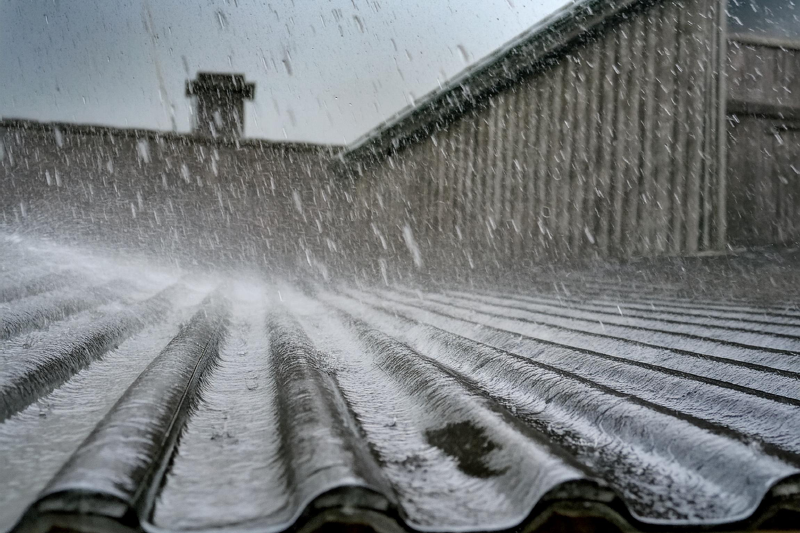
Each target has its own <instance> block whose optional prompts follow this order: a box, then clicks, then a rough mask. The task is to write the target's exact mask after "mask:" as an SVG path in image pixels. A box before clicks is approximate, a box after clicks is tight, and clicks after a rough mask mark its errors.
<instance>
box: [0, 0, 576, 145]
mask: <svg viewBox="0 0 800 533" xmlns="http://www.w3.org/2000/svg"><path fill="white" fill-rule="evenodd" d="M567 1H568V0H0V51H2V53H0V73H1V74H0V116H2V117H6V118H8V117H20V118H31V119H37V120H54V121H66V122H79V123H95V124H109V125H114V126H127V127H143V128H155V129H162V130H171V129H173V128H175V129H177V130H178V131H188V129H189V124H190V119H189V104H190V101H189V99H187V98H186V96H185V92H184V84H185V81H186V79H187V78H193V77H194V76H195V74H196V73H197V71H198V70H205V71H219V72H243V73H245V74H246V76H247V78H248V80H250V81H254V82H255V83H256V97H255V101H254V102H253V103H251V104H248V107H247V110H246V125H245V132H246V135H247V136H249V137H261V138H268V139H279V140H282V139H290V140H302V141H314V142H332V143H347V142H351V141H353V140H354V139H355V138H357V137H358V136H359V135H361V134H363V133H365V132H366V131H367V130H369V129H371V128H373V127H374V126H375V125H377V124H378V123H379V122H380V121H381V120H383V119H385V118H386V117H388V116H390V115H391V114H393V113H395V112H396V111H398V110H399V109H401V108H403V107H405V106H407V105H408V104H409V102H410V101H411V99H413V98H419V97H420V96H422V95H423V94H425V93H427V92H429V91H431V90H434V89H436V88H437V87H438V84H439V83H440V82H443V81H444V80H446V79H447V78H450V77H452V76H453V75H454V74H457V73H458V72H459V71H461V70H462V69H464V68H465V67H466V66H468V64H470V63H472V62H474V61H476V60H478V59H480V58H481V57H483V56H485V55H486V54H488V53H489V52H491V51H492V50H494V49H495V48H497V47H498V46H501V45H502V44H503V43H505V42H507V41H509V40H510V39H512V38H513V37H515V36H516V35H518V34H519V33H521V32H522V31H524V30H526V29H527V28H529V27H530V26H532V25H533V24H535V23H536V22H537V21H539V20H540V19H542V18H543V17H544V16H546V15H548V14H550V13H552V12H553V11H555V10H556V9H557V8H558V7H560V6H562V5H564V4H566V3H567Z"/></svg>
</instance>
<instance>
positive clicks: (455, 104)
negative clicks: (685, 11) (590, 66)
mask: <svg viewBox="0 0 800 533" xmlns="http://www.w3.org/2000/svg"><path fill="white" fill-rule="evenodd" d="M659 1H660V0H577V1H575V2H573V3H570V4H568V5H566V6H564V7H562V8H561V9H559V10H557V11H556V12H554V13H552V14H551V15H549V16H547V17H546V18H544V19H542V20H541V21H539V22H538V23H536V24H535V25H534V26H532V27H531V28H529V29H528V30H526V31H524V32H523V33H521V34H520V35H518V36H517V37H515V38H514V39H512V40H511V41H509V42H508V43H506V44H505V45H503V46H502V47H500V48H498V49H497V50H496V51H494V52H492V53H491V54H489V55H487V56H485V57H484V58H483V59H481V60H479V61H478V62H476V63H475V64H473V65H472V66H470V67H468V68H466V69H464V70H463V71H461V72H460V73H459V74H458V75H456V76H455V77H453V78H451V79H450V81H448V83H446V84H445V85H444V86H443V87H442V88H441V89H439V90H435V91H432V92H430V93H428V94H427V95H425V96H424V97H423V98H421V99H420V100H419V101H418V103H416V104H415V105H413V106H407V107H405V108H403V109H402V110H400V111H399V112H397V113H396V114H395V115H393V116H392V117H390V118H389V119H388V120H386V121H384V122H383V123H382V124H381V125H379V126H378V127H376V128H374V129H372V130H371V131H369V132H367V133H366V134H365V135H363V136H362V137H360V138H358V139H356V140H355V141H354V142H353V143H351V144H350V145H348V146H347V147H346V148H345V149H344V150H342V151H341V152H340V153H339V160H340V162H341V163H343V164H344V165H345V166H347V165H348V164H355V163H360V162H371V161H375V160H378V159H380V158H382V157H385V156H387V155H389V154H390V153H392V152H394V151H396V150H397V149H399V148H400V147H401V146H404V145H406V144H408V143H409V142H413V140H414V138H415V137H419V136H420V135H423V134H425V133H427V132H429V131H430V129H431V128H432V127H434V126H436V125H437V124H441V123H443V122H446V121H449V120H452V119H454V118H456V117H458V116H461V115H463V114H464V113H466V112H467V111H469V110H470V109H472V108H473V107H474V106H475V104H476V103H477V102H479V101H480V100H482V99H483V98H485V97H487V96H489V95H491V94H493V93H495V92H497V91H498V90H500V89H502V88H503V87H505V86H507V85H508V84H510V83H512V82H514V81H516V80H518V79H520V78H521V77H523V76H525V75H526V74H529V73H530V72H531V71H532V70H534V68H535V66H536V64H537V63H539V62H540V61H542V60H543V59H546V58H547V57H548V56H550V55H551V54H554V53H557V52H558V51H559V50H561V49H563V48H564V47H566V46H567V45H569V44H570V43H571V42H573V41H574V40H576V39H578V38H580V37H582V36H585V35H587V34H588V33H590V32H591V31H592V30H594V29H595V28H597V27H598V26H599V25H601V24H602V23H604V22H605V21H606V20H607V19H608V18H610V17H612V16H614V15H616V14H618V13H619V12H621V11H622V10H624V9H627V8H630V7H632V6H634V5H636V4H643V3H646V2H647V3H655V2H659Z"/></svg>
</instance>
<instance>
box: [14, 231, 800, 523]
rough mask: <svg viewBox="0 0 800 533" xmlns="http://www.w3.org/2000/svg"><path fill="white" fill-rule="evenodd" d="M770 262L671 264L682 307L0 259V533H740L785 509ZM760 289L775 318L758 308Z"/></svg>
mask: <svg viewBox="0 0 800 533" xmlns="http://www.w3.org/2000/svg"><path fill="white" fill-rule="evenodd" d="M754 257H755V259H754ZM776 257H778V259H779V260H778V259H775V258H772V259H763V258H761V259H759V258H758V257H757V256H753V255H752V254H751V255H750V256H747V257H745V256H743V257H741V258H735V257H734V258H728V259H726V260H725V263H724V268H723V267H722V266H719V265H718V267H719V268H717V267H715V266H714V265H715V264H716V263H714V262H713V261H714V260H708V261H709V262H707V263H703V261H704V260H697V264H698V265H706V268H705V269H704V270H703V269H699V270H698V271H705V272H707V274H706V275H705V278H703V279H705V282H702V279H701V281H697V279H695V278H693V280H694V281H693V283H695V284H696V285H698V286H700V285H702V286H703V287H705V289H704V290H700V289H697V288H696V287H690V285H691V284H690V285H687V283H686V282H681V281H680V276H678V277H673V278H670V276H669V275H664V276H662V278H663V281H662V282H660V283H658V282H655V281H653V279H651V278H650V279H649V281H648V282H647V283H645V284H642V283H641V280H642V279H648V278H646V277H645V278H642V277H641V276H638V277H637V275H636V274H635V272H639V270H637V269H638V267H635V268H632V269H631V270H629V271H623V274H624V273H625V272H629V274H630V275H620V271H619V270H617V271H614V273H613V274H612V273H610V271H603V270H602V269H601V270H597V271H596V274H595V275H592V276H586V275H584V276H580V277H577V276H570V275H567V274H563V275H560V276H559V275H557V274H554V273H552V272H551V273H550V274H544V273H543V274H541V275H540V276H538V277H537V276H536V275H533V277H532V278H531V280H530V282H529V283H523V284H521V285H519V286H517V287H516V288H513V287H511V286H509V287H507V288H505V289H500V288H497V287H496V286H495V287H492V286H491V285H485V286H484V285H482V286H478V287H475V286H473V287H470V288H469V289H467V288H466V287H461V288H458V287H456V288H450V289H447V288H442V287H439V288H437V289H436V290H419V289H413V290H412V289H407V288H402V287H396V286H392V287H389V286H385V285H383V286H376V287H372V288H368V287H357V286H356V285H325V286H322V285H320V286H314V285H310V284H302V285H300V286H298V285H292V284H289V283H281V282H276V283H267V282H265V281H263V280H259V279H257V278H254V277H252V276H249V277H246V276H244V275H241V276H239V275H237V276H232V275H230V274H228V275H225V276H223V275H218V276H215V275H210V274H204V275H200V274H186V273H185V272H171V271H169V270H168V269H163V270H158V269H155V268H152V267H151V266H149V265H145V264H136V263H135V262H134V261H126V262H124V263H123V264H121V263H119V262H116V261H112V260H110V259H104V258H102V257H99V256H92V255H87V254H85V253H77V252H73V251H70V250H67V249H63V248H57V247H54V246H49V245H42V244H37V243H31V242H29V241H25V240H21V239H19V238H11V237H2V236H0V301H2V302H3V303H0V479H2V480H3V483H0V531H5V530H9V529H10V528H12V527H13V526H15V524H18V525H20V527H21V529H26V528H27V529H29V530H37V529H41V528H43V527H46V526H48V525H50V524H54V523H55V524H59V525H66V526H67V527H75V528H79V529H80V528H85V529H90V528H91V527H95V525H96V524H101V525H102V526H103V527H109V525H114V524H120V525H122V526H126V527H133V528H138V527H142V528H144V529H145V530H148V531H171V532H178V531H190V530H191V531H283V530H285V529H288V528H290V527H292V526H293V525H295V524H297V523H304V522H305V523H312V522H313V520H314V518H315V517H317V516H327V515H326V514H325V513H330V512H333V511H336V512H339V515H337V516H338V517H339V518H338V519H342V517H343V516H344V517H349V518H348V519H360V520H364V521H367V522H368V523H369V524H370V525H372V526H373V527H376V528H378V529H382V530H387V531H388V530H397V529H398V528H412V529H416V530H423V531H464V530H503V529H508V528H512V527H515V526H518V525H519V524H521V523H523V522H526V521H528V522H530V523H534V522H535V521H536V520H537V518H538V517H539V516H540V515H542V513H544V512H545V511H544V510H545V509H548V508H549V507H548V506H550V507H552V506H555V505H556V504H558V503H563V502H579V503H580V504H581V505H583V507H582V508H583V509H584V511H585V512H589V511H591V510H593V511H592V512H598V513H600V514H603V513H605V514H606V515H607V516H611V517H612V518H614V517H615V518H614V519H615V520H616V519H619V520H624V521H627V523H630V524H633V525H634V526H636V527H639V528H646V527H648V525H654V524H655V525H662V526H663V525H667V526H681V525H712V524H732V525H735V526H736V527H739V526H741V524H744V525H745V526H748V525H753V524H754V523H755V522H750V521H748V519H749V518H750V517H751V515H753V514H754V513H756V516H761V517H765V516H767V515H769V513H770V512H771V511H773V510H774V509H776V508H777V507H779V506H784V507H787V508H788V507H791V506H794V508H795V509H797V507H798V494H800V489H798V483H797V482H796V479H797V477H796V476H797V474H798V473H800V357H799V355H800V309H798V308H797V306H796V305H794V304H793V303H792V302H797V301H798V300H797V299H796V294H794V293H792V292H791V291H788V292H787V289H786V287H792V286H796V285H794V280H796V279H797V276H798V274H800V262H798V254H797V253H796V252H791V253H784V254H783V255H781V256H776ZM776 263H780V268H776V267H775V265H776ZM708 265H711V266H710V267H708ZM681 268H683V267H681ZM677 270H678V271H679V270H680V268H679V269H677ZM787 280H788V281H787ZM701 282H702V283H701ZM637 283H638V285H637ZM762 285H766V286H768V287H772V288H773V289H775V288H778V290H779V292H780V293H781V296H783V300H785V302H787V303H785V304H783V303H778V302H777V301H775V300H774V297H771V299H772V303H771V304H770V305H766V304H764V303H762V304H759V303H758V302H757V301H756V300H757V299H756V296H757V294H756V293H754V292H753V291H754V290H755V289H758V288H759V287H761V286H762ZM520 286H521V287H522V288H520ZM715 287H716V288H715ZM721 287H727V288H728V289H730V290H727V291H726V290H723V289H722V288H721ZM734 293H735V294H739V295H744V296H745V297H742V296H737V298H738V299H732V298H733V296H730V294H734ZM748 293H750V294H751V295H752V296H753V297H752V298H749V299H748V298H746V296H747V295H748ZM714 294H716V295H717V296H718V297H717V298H714V297H713V296H714ZM720 295H722V296H720ZM690 296H691V297H690ZM791 476H795V477H794V479H795V481H793V482H792V481H786V480H787V478H789V479H792V478H791ZM779 482H782V484H781V485H779V488H780V490H776V489H774V490H772V491H771V490H770V489H771V488H773V487H775V486H776V484H778V483H779ZM762 502H764V503H762ZM598 509H599V510H598ZM332 510H333V511H332ZM353 517H356V518H353ZM742 521H744V522H742ZM737 524H738V525H737Z"/></svg>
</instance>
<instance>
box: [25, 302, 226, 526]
mask: <svg viewBox="0 0 800 533" xmlns="http://www.w3.org/2000/svg"><path fill="white" fill-rule="evenodd" d="M227 307H228V303H227V302H226V301H225V300H224V299H223V298H222V297H221V296H220V295H219V294H218V293H215V294H212V295H210V296H209V297H208V298H206V300H205V301H204V302H203V304H202V305H201V308H200V309H199V310H198V311H197V313H195V315H194V316H193V317H192V319H191V321H190V322H189V323H188V324H187V325H186V326H185V327H184V328H182V330H181V331H180V333H179V334H178V335H177V336H176V337H175V338H173V340H172V341H171V342H170V343H169V344H168V345H167V346H166V347H165V348H164V350H162V352H161V353H160V354H159V355H158V357H156V359H155V360H154V361H153V362H152V363H151V364H150V365H149V366H148V368H147V369H146V370H145V371H144V372H143V373H142V374H141V375H140V376H139V377H138V379H137V380H136V381H135V382H134V383H133V384H132V385H131V386H130V387H129V388H128V390H127V391H126V392H125V394H124V395H123V396H122V397H121V398H120V399H119V401H118V402H117V403H116V405H115V406H114V407H113V408H112V409H111V411H110V412H109V413H108V414H107V415H106V416H105V418H104V419H103V420H102V421H101V422H100V423H99V424H98V425H97V427H96V428H95V430H94V431H93V432H92V434H91V435H89V436H88V437H87V438H86V440H85V441H84V442H83V444H81V446H80V447H79V448H78V450H76V451H75V453H74V454H73V455H72V457H71V458H70V459H69V461H67V463H66V464H65V465H64V467H63V468H62V469H61V471H60V472H59V473H58V474H56V476H55V477H54V478H53V480H51V482H50V483H49V484H48V486H47V488H45V489H44V491H42V493H41V495H40V497H39V500H38V501H37V502H36V504H34V506H33V507H32V508H31V510H30V511H29V514H28V516H27V517H26V518H25V521H26V522H28V526H29V527H35V526H34V525H33V524H34V523H35V521H36V520H37V519H38V518H39V516H40V515H41V514H47V513H57V514H65V513H78V514H85V515H90V516H93V517H95V518H99V519H106V520H109V521H112V522H113V521H117V522H119V523H120V524H121V525H123V526H127V527H131V528H137V527H138V526H139V525H140V524H139V523H138V521H139V519H140V517H142V516H147V514H148V513H149V512H150V509H151V508H152V504H153V498H154V497H155V492H156V491H157V490H158V488H159V487H160V484H161V477H162V476H163V472H164V470H165V469H166V467H167V464H168V461H169V460H170V457H171V455H172V450H173V447H174V446H175V443H176V441H177V439H178V436H179V434H180V432H181V430H182V427H183V425H184V424H185V421H186V416H187V414H188V411H189V409H190V408H191V406H192V404H193V403H194V402H196V401H197V397H196V395H197V391H198V388H199V386H200V383H201V380H202V379H203V374H204V373H205V372H206V371H207V369H208V368H209V367H211V366H213V364H214V359H215V358H216V357H217V348H218V344H219V342H220V338H221V337H222V336H223V335H224V334H225V328H226V321H227V315H228V310H227Z"/></svg>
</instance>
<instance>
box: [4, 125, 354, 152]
mask: <svg viewBox="0 0 800 533" xmlns="http://www.w3.org/2000/svg"><path fill="white" fill-rule="evenodd" d="M0 129H16V130H27V131H34V132H36V133H49V132H52V131H55V130H59V131H62V132H63V133H75V134H79V135H90V136H103V135H112V136H116V137H135V138H137V139H164V140H175V141H181V142H187V141H188V142H192V143H200V144H209V145H217V146H236V147H239V146H248V147H257V148H280V149H284V150H294V151H317V152H322V151H326V152H330V153H333V152H335V151H336V150H337V149H341V148H342V145H336V144H317V143H306V142H293V141H273V140H269V139H253V138H244V139H241V138H240V139H231V138H223V137H220V138H216V139H214V138H211V137H205V136H201V135H193V134H191V133H180V132H174V131H163V130H151V129H144V128H123V127H118V126H106V125H101V124H85V123H84V124H82V123H71V122H46V121H39V120H34V119H26V118H5V117H3V118H0Z"/></svg>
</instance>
